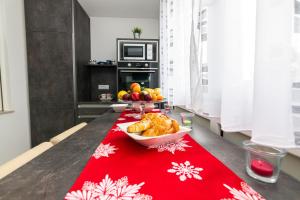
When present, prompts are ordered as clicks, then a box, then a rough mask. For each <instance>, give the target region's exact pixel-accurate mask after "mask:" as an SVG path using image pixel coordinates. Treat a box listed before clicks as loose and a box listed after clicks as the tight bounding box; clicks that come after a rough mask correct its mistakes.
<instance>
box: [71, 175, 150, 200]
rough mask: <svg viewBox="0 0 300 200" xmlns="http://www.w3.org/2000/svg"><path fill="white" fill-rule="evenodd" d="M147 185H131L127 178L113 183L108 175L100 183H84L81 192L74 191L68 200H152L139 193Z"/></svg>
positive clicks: (148, 196)
mask: <svg viewBox="0 0 300 200" xmlns="http://www.w3.org/2000/svg"><path fill="white" fill-rule="evenodd" d="M144 184H145V183H144V182H142V183H140V184H134V185H129V183H128V178H127V176H124V177H123V178H121V179H118V180H116V181H113V180H112V179H111V178H110V177H109V176H108V174H107V175H106V176H105V178H104V179H103V180H102V181H101V182H99V183H94V182H90V181H86V182H84V184H83V186H82V188H81V190H77V191H72V192H69V193H67V195H66V196H65V199H66V200H152V196H150V195H146V194H140V193H138V192H139V190H140V189H141V187H142V186H143V185H144Z"/></svg>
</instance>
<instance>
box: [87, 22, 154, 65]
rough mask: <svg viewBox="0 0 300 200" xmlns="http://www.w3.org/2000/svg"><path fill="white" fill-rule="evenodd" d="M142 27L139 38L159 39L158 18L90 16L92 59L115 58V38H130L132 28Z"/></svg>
mask: <svg viewBox="0 0 300 200" xmlns="http://www.w3.org/2000/svg"><path fill="white" fill-rule="evenodd" d="M135 26H138V27H141V28H142V29H143V33H142V35H141V38H147V39H159V20H158V19H150V18H149V19H146V18H110V17H91V43H92V44H91V51H92V52H91V53H92V55H91V56H92V59H96V60H102V61H105V60H116V38H132V37H133V35H132V32H131V30H132V28H133V27H135Z"/></svg>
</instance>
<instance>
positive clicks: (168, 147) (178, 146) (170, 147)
mask: <svg viewBox="0 0 300 200" xmlns="http://www.w3.org/2000/svg"><path fill="white" fill-rule="evenodd" d="M186 143H188V141H186V140H183V139H182V138H180V139H179V140H178V141H176V142H169V143H166V144H160V145H152V146H150V147H149V149H157V151H158V152H163V151H169V152H171V153H172V154H175V151H185V148H186V147H191V146H189V145H187V144H186Z"/></svg>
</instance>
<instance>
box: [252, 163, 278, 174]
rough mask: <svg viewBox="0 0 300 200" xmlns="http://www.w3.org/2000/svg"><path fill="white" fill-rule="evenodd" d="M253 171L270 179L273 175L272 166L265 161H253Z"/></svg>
mask: <svg viewBox="0 0 300 200" xmlns="http://www.w3.org/2000/svg"><path fill="white" fill-rule="evenodd" d="M251 169H252V171H254V172H255V173H256V174H258V175H261V176H265V177H270V176H272V175H273V166H272V164H271V163H269V162H267V161H265V160H259V159H253V160H252V161H251Z"/></svg>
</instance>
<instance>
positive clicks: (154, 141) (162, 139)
mask: <svg viewBox="0 0 300 200" xmlns="http://www.w3.org/2000/svg"><path fill="white" fill-rule="evenodd" d="M134 123H136V122H128V123H119V124H117V126H118V127H119V128H120V129H121V130H122V131H123V132H125V133H126V134H127V135H128V136H129V137H131V138H132V139H134V140H135V141H136V142H137V143H139V144H141V145H144V146H147V147H149V146H152V145H160V144H165V143H169V142H175V141H177V140H179V139H180V138H182V137H183V136H184V135H185V134H187V133H189V132H191V129H190V128H186V127H182V126H180V129H179V131H178V132H176V133H173V134H166V135H160V136H155V137H145V136H140V135H137V134H134V133H128V132H127V127H128V126H130V125H131V124H134Z"/></svg>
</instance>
